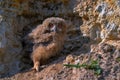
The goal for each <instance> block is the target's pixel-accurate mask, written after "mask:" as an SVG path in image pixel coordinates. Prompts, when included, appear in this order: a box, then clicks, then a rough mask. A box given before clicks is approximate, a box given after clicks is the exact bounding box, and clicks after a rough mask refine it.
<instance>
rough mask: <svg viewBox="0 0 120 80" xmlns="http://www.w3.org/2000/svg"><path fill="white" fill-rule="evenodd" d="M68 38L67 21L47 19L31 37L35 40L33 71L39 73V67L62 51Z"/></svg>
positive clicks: (56, 18)
mask: <svg viewBox="0 0 120 80" xmlns="http://www.w3.org/2000/svg"><path fill="white" fill-rule="evenodd" d="M65 36H66V23H65V20H64V19H62V18H58V17H51V18H47V19H45V20H44V21H43V23H42V24H41V25H39V26H38V27H37V28H35V29H34V30H33V31H32V32H31V33H30V34H29V37H30V38H31V39H32V40H33V43H34V46H33V52H32V55H31V57H32V60H33V63H34V67H33V69H35V70H36V71H39V66H40V65H41V63H44V61H46V60H47V59H49V58H50V57H52V56H55V55H56V54H57V53H58V52H59V51H61V50H62V47H63V45H64V39H65Z"/></svg>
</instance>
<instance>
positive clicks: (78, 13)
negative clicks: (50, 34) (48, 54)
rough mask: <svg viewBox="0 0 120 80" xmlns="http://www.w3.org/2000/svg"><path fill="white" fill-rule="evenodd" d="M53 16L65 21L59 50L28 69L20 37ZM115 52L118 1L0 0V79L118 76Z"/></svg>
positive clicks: (28, 48)
mask: <svg viewBox="0 0 120 80" xmlns="http://www.w3.org/2000/svg"><path fill="white" fill-rule="evenodd" d="M53 16H57V17H61V18H64V19H65V20H66V22H67V23H68V31H67V37H66V43H65V45H64V49H63V50H62V51H61V53H60V55H59V56H56V57H55V58H54V57H53V58H51V59H50V60H49V62H48V64H46V65H45V66H41V67H43V68H42V69H41V71H40V72H37V73H36V72H34V71H30V68H31V67H32V65H33V63H32V61H31V59H30V54H31V52H32V44H31V45H28V43H27V42H26V36H27V35H28V33H30V32H31V31H32V29H34V28H35V27H36V26H37V25H38V24H41V23H42V21H43V20H44V19H45V18H47V17H53ZM119 54H120V0H0V79H1V80H27V79H29V80H83V79H84V80H88V79H89V80H108V79H110V80H120V77H119V76H120V68H119V67H120V66H119V65H120V62H119V61H120V58H119V57H120V56H119ZM91 60H93V62H92V61H91ZM64 64H66V65H67V66H68V67H66V66H65V65H64ZM70 64H72V66H71V65H70ZM73 64H74V65H73ZM77 64H79V65H77ZM83 64H84V66H82V67H80V65H83ZM92 64H93V65H94V64H95V66H94V67H93V68H91V66H93V65H92ZM76 65H77V68H76V67H75V66H76ZM96 67H97V68H96ZM96 73H97V75H96Z"/></svg>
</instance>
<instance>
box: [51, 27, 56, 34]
mask: <svg viewBox="0 0 120 80" xmlns="http://www.w3.org/2000/svg"><path fill="white" fill-rule="evenodd" d="M51 31H52V32H55V33H57V27H56V25H54V26H53V27H52V28H51Z"/></svg>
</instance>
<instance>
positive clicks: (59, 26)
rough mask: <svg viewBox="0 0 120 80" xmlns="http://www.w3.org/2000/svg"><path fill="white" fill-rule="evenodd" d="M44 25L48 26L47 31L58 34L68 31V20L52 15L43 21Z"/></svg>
mask: <svg viewBox="0 0 120 80" xmlns="http://www.w3.org/2000/svg"><path fill="white" fill-rule="evenodd" d="M43 25H44V27H46V31H45V32H46V33H47V32H49V33H51V32H54V33H58V34H61V33H62V34H64V33H65V32H66V22H65V20H64V19H62V18H58V17H51V18H47V19H45V20H44V21H43Z"/></svg>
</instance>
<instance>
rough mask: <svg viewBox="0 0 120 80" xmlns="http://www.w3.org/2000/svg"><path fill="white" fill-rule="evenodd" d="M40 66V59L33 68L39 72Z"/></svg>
mask: <svg viewBox="0 0 120 80" xmlns="http://www.w3.org/2000/svg"><path fill="white" fill-rule="evenodd" d="M39 66H40V62H39V61H35V62H34V66H33V68H32V69H33V70H36V71H37V72H38V71H39Z"/></svg>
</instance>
